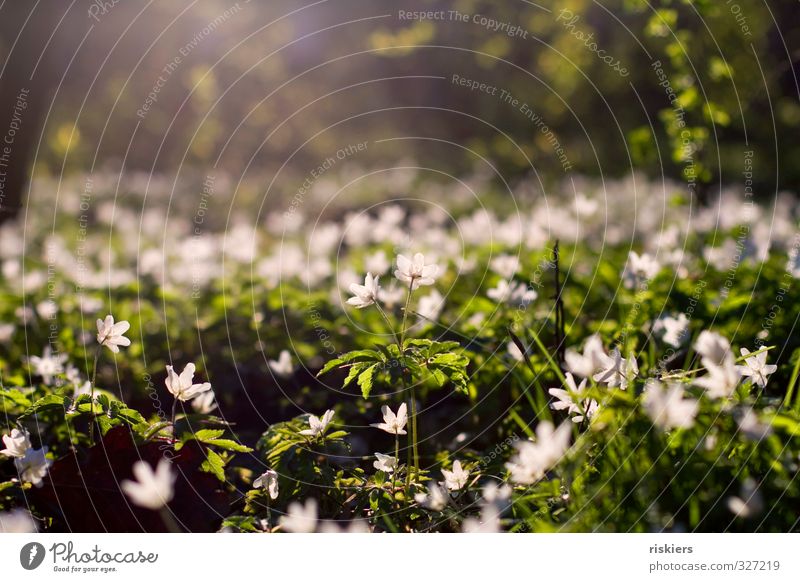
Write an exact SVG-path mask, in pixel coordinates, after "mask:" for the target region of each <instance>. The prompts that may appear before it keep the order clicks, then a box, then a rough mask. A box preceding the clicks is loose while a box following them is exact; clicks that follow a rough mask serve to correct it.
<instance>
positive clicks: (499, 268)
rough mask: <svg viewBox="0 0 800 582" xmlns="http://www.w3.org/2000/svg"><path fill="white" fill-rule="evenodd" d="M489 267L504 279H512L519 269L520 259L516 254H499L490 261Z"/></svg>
mask: <svg viewBox="0 0 800 582" xmlns="http://www.w3.org/2000/svg"><path fill="white" fill-rule="evenodd" d="M489 267H490V268H491V269H492V271H494V272H495V273H497V274H498V275H500V276H501V277H503V279H510V278H511V277H513V276H514V275H515V274H516V272H517V271H518V270H519V259H518V258H517V257H515V256H514V255H499V256H497V257H495V258H493V259H492V260H491V261H490V262H489Z"/></svg>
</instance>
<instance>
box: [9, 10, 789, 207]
mask: <svg viewBox="0 0 800 582" xmlns="http://www.w3.org/2000/svg"><path fill="white" fill-rule="evenodd" d="M401 11H403V12H411V11H439V12H442V11H443V14H444V17H443V18H436V19H417V18H405V17H401V16H400V13H401ZM452 11H457V12H458V13H459V14H460V15H461V17H460V18H456V17H454V16H453V14H455V12H452ZM799 12H800V10H799V9H798V5H797V3H796V2H793V1H791V0H779V1H776V2H769V3H766V2H764V1H763V0H718V1H714V2H712V1H710V0H673V1H671V0H654V1H653V2H647V1H645V0H603V1H602V2H599V1H592V0H563V1H559V2H546V3H541V6H539V5H537V4H535V3H532V2H528V1H526V0H508V1H504V2H496V1H491V2H490V1H488V0H453V1H449V2H444V1H440V0H428V1H424V0H415V1H413V2H397V1H394V0H393V1H385V0H381V1H375V0H335V1H333V0H328V1H322V2H318V3H314V4H308V5H303V4H301V3H298V2H292V1H287V0H250V1H247V0H239V2H232V1H229V0H204V1H203V2H196V1H194V0H174V1H170V2H165V1H160V2H146V1H145V0H118V1H117V3H114V2H98V1H88V0H76V1H75V2H63V1H57V0H40V1H39V2H35V3H34V2H6V3H5V4H4V5H3V7H2V9H1V10H0V14H2V18H0V57H2V60H3V62H4V63H5V64H4V67H3V70H2V73H1V74H0V83H2V96H3V97H2V101H0V110H1V111H2V114H1V115H2V117H0V119H2V122H3V125H4V126H5V125H7V124H8V120H10V119H11V118H12V117H13V109H14V103H15V102H16V96H17V94H18V92H19V90H20V89H21V88H23V87H27V88H29V89H30V99H29V103H28V108H27V111H26V113H25V118H24V132H22V133H24V134H25V136H26V137H25V138H20V139H18V141H17V142H16V144H15V150H14V156H15V160H14V161H15V171H16V172H17V173H18V174H20V176H16V177H15V178H14V180H13V182H14V183H13V184H12V183H8V184H7V189H6V190H7V191H6V199H5V200H4V201H3V207H4V210H6V213H8V212H13V211H14V207H15V204H14V200H15V198H14V196H15V194H14V192H15V191H17V190H19V191H21V190H22V186H21V185H20V184H21V183H22V182H24V176H26V175H27V174H28V171H29V167H30V165H31V164H32V163H33V164H34V170H35V171H40V172H47V173H52V174H58V173H60V172H62V171H74V170H80V171H92V170H93V169H96V168H98V167H108V166H110V167H114V168H115V167H120V166H121V165H122V164H123V162H124V166H125V168H126V169H128V170H141V171H144V172H151V171H159V172H166V173H168V174H170V175H172V174H175V175H179V174H181V173H186V172H189V173H191V172H193V171H194V168H197V167H204V168H211V167H217V168H220V169H224V170H226V171H229V172H230V173H232V174H234V175H242V176H244V177H247V176H252V177H253V178H256V177H259V176H261V177H263V176H271V175H272V174H273V173H274V172H275V171H276V170H277V169H278V168H280V167H281V166H282V165H284V164H285V165H286V166H285V169H284V170H283V174H286V175H291V174H296V175H298V176H302V175H304V174H305V173H306V172H307V171H308V170H309V168H313V167H315V166H317V165H318V164H319V163H320V162H321V160H324V159H325V158H326V157H327V156H330V155H331V153H332V152H335V151H336V150H338V149H339V148H342V147H345V146H347V145H348V144H352V143H357V142H362V141H369V142H370V143H373V142H375V140H389V141H380V142H377V143H376V144H375V145H374V147H372V146H371V147H369V148H368V150H367V151H366V152H365V153H364V154H363V155H361V156H360V158H359V159H360V161H361V162H363V163H365V164H367V165H369V164H373V165H376V166H385V165H395V164H397V163H398V162H399V161H401V160H417V161H418V162H420V163H422V162H424V165H426V166H429V167H432V168H439V169H443V170H447V171H452V172H460V171H466V170H469V169H471V168H472V167H473V166H474V165H475V164H476V162H477V161H478V159H479V158H478V157H477V156H476V155H475V154H477V155H478V156H485V157H486V158H488V159H490V160H491V161H492V163H493V164H495V165H496V166H498V167H499V169H501V170H502V172H503V174H504V175H505V176H506V177H513V176H515V175H527V174H530V173H531V172H532V171H533V172H536V173H537V174H538V175H539V176H541V178H542V179H543V180H544V181H545V182H546V181H548V180H558V179H563V177H564V176H565V174H568V173H569V172H572V171H574V172H576V173H580V174H587V175H599V174H601V173H602V174H609V175H623V174H626V173H628V172H630V171H631V170H632V169H633V168H637V169H641V170H642V171H646V172H648V173H650V174H660V173H661V172H662V171H663V172H665V173H666V174H667V175H669V176H673V177H677V178H683V179H691V178H692V176H690V175H688V174H693V175H694V177H695V178H696V179H697V182H698V184H710V185H713V184H714V183H715V182H717V181H719V182H737V181H740V180H741V179H742V178H741V174H742V171H743V157H744V152H746V151H749V150H752V151H754V152H755V155H754V156H753V175H754V179H755V183H756V184H757V185H758V186H759V188H760V190H761V193H762V194H769V193H770V192H774V191H775V190H776V189H781V188H790V189H798V182H799V181H800V164H797V163H792V160H797V159H798V158H799V157H800V144H798V140H797V139H796V136H797V129H798V125H799V124H800V103H799V102H798V94H799V92H798V79H797V65H796V64H797V61H798V58H800V55H799V54H798V50H799V49H798V47H800V38H798V36H799V35H800V18H798V16H800V14H799ZM513 26H517V27H518V30H517V29H514V30H513V33H512V27H513ZM12 49H13V50H12ZM623 70H624V74H623ZM659 71H661V73H662V74H661V75H660V74H659ZM454 75H458V78H462V79H469V80H474V81H477V82H479V83H485V84H486V86H487V87H496V88H497V90H496V91H495V92H494V94H491V91H489V90H488V89H487V90H485V91H481V90H480V89H478V90H470V89H469V88H467V87H465V86H461V85H459V84H458V83H455V82H453V76H454ZM501 91H505V92H506V93H507V94H510V95H511V96H513V98H514V99H516V100H517V104H514V103H513V102H511V101H510V100H508V101H507V100H504V99H502V98H500V97H499V95H500V94H501V93H500V92H501ZM669 91H673V92H674V101H670V97H671V93H669ZM523 103H524V104H526V105H527V106H528V109H527V110H523V109H522V108H521V104H523ZM525 111H530V112H533V113H534V114H535V117H534V118H533V119H532V118H531V117H530V116H526V115H525ZM543 126H544V128H546V129H547V130H548V131H544V129H543ZM40 130H41V131H42V132H43V133H42V134H41V136H42V138H41V140H40V139H39V131H40ZM408 137H414V138H418V139H396V138H408ZM419 138H423V139H419ZM443 140H444V141H443ZM448 141H449V142H453V143H447V142H448ZM556 144H557V145H556ZM459 146H463V147H459ZM464 147H466V148H470V149H472V150H473V152H470V151H468V150H466V149H464ZM559 148H560V149H559ZM563 157H566V158H567V159H568V160H569V172H565V168H564V164H563V159H561V160H560V158H563ZM687 160H690V161H691V167H689V166H688V165H687ZM21 168H22V169H21Z"/></svg>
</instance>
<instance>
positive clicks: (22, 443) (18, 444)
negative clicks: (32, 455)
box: [0, 428, 31, 457]
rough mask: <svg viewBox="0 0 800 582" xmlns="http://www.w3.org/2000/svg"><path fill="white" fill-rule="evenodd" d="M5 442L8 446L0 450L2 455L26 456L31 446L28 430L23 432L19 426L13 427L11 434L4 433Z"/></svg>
mask: <svg viewBox="0 0 800 582" xmlns="http://www.w3.org/2000/svg"><path fill="white" fill-rule="evenodd" d="M3 444H4V445H5V446H6V448H4V449H3V450H2V451H0V455H5V456H7V457H24V456H25V453H26V452H27V451H28V449H30V448H31V441H30V439H29V438H28V431H24V432H23V431H21V430H19V429H17V428H15V429H13V430H12V431H11V434H10V435H8V434H7V435H3Z"/></svg>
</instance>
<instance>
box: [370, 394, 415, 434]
mask: <svg viewBox="0 0 800 582" xmlns="http://www.w3.org/2000/svg"><path fill="white" fill-rule="evenodd" d="M407 408H408V407H407V406H406V403H405V402H403V403H402V404H401V405H400V407H399V408H398V409H397V414H395V413H394V412H392V409H391V408H389V407H388V406H386V405H384V406H381V413H382V414H383V422H379V423H375V424H371V425H370V426H374V427H375V428H379V429H381V430H382V431H386V432H388V433H389V434H406V431H405V430H403V429H405V427H406V423H407V422H408V413H407V412H406V411H407Z"/></svg>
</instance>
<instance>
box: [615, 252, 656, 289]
mask: <svg viewBox="0 0 800 582" xmlns="http://www.w3.org/2000/svg"><path fill="white" fill-rule="evenodd" d="M660 270H661V265H659V264H658V262H657V261H656V260H655V258H653V257H652V256H650V255H648V254H647V253H643V254H641V255H639V254H637V253H635V252H634V251H630V252H629V253H628V262H627V264H626V265H625V270H624V271H623V273H622V278H623V280H624V281H625V286H626V287H627V288H629V289H631V288H634V287H637V286H638V285H640V284H641V283H643V282H645V281H649V280H650V279H652V278H653V277H655V276H656V275H657V274H658V272H659V271H660Z"/></svg>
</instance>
